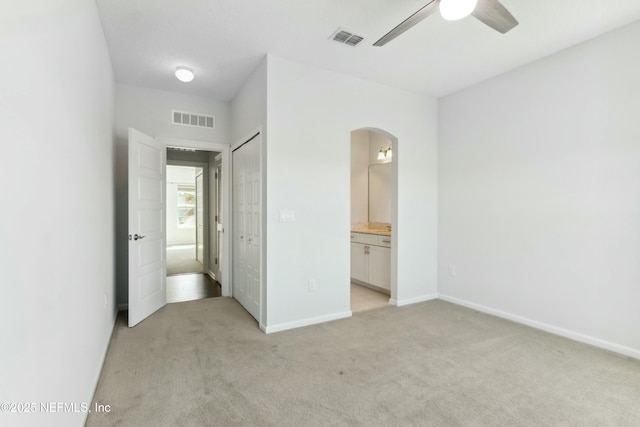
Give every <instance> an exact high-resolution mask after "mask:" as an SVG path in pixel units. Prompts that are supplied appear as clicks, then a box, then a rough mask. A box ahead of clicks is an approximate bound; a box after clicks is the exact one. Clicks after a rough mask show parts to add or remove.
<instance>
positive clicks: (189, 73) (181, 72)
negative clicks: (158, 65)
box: [176, 65, 195, 83]
mask: <svg viewBox="0 0 640 427" xmlns="http://www.w3.org/2000/svg"><path fill="white" fill-rule="evenodd" d="M194 77H195V74H193V70H191V68H189V67H185V66H183V65H179V66H177V67H176V78H177V79H178V80H180V81H181V82H185V83H189V82H190V81H191V80H193V78H194Z"/></svg>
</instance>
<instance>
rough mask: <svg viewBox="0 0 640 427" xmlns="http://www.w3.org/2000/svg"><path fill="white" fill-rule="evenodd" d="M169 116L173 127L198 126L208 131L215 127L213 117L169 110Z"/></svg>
mask: <svg viewBox="0 0 640 427" xmlns="http://www.w3.org/2000/svg"><path fill="white" fill-rule="evenodd" d="M171 116H172V120H173V124H174V125H182V126H198V127H201V128H209V129H214V128H215V127H216V118H215V117H214V116H207V115H205V114H198V113H189V112H186V111H177V110H171Z"/></svg>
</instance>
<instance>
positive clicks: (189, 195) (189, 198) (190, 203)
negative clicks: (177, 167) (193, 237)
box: [178, 185, 196, 227]
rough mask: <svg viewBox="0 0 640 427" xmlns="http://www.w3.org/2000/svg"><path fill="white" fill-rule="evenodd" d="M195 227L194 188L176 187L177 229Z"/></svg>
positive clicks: (192, 186)
mask: <svg viewBox="0 0 640 427" xmlns="http://www.w3.org/2000/svg"><path fill="white" fill-rule="evenodd" d="M195 226H196V187H195V186H194V185H178V227H195Z"/></svg>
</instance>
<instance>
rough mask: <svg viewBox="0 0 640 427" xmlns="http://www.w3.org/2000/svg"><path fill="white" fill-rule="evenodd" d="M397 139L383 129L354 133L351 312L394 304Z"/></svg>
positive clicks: (352, 143) (395, 289) (359, 130)
mask: <svg viewBox="0 0 640 427" xmlns="http://www.w3.org/2000/svg"><path fill="white" fill-rule="evenodd" d="M398 160H399V156H398V139H397V138H396V137H395V136H394V135H392V134H391V133H389V132H387V131H385V130H382V129H379V128H373V127H368V128H361V129H356V130H353V131H352V132H351V192H350V194H351V210H350V212H351V281H350V287H351V294H350V295H351V311H352V312H354V313H357V312H360V311H366V310H369V309H372V308H378V307H382V306H386V305H388V304H389V303H391V304H395V301H396V300H397V294H398V283H397V246H398V245H397V233H396V231H397V216H398V215H397V213H398V191H397V189H398V165H399V161H398Z"/></svg>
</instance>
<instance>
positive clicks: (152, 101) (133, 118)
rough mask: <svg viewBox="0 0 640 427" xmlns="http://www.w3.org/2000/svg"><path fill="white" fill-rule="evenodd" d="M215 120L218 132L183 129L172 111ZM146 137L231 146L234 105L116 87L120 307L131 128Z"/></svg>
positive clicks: (121, 302)
mask: <svg viewBox="0 0 640 427" xmlns="http://www.w3.org/2000/svg"><path fill="white" fill-rule="evenodd" d="M172 109H175V110H180V111H188V112H193V113H202V114H207V115H212V116H215V118H216V127H215V129H208V128H199V127H195V126H193V127H192V126H180V125H174V124H172V123H171V110H172ZM130 127H132V128H135V129H137V130H139V131H141V132H144V133H146V134H149V135H152V136H156V137H161V138H174V139H185V140H192V141H206V142H216V143H221V144H230V105H229V103H228V102H224V101H217V100H214V99H210V98H205V97H198V96H193V95H187V94H182V93H176V92H167V91H161V90H155V89H147V88H142V87H137V86H129V85H122V84H117V85H116V177H117V181H116V203H117V211H116V231H117V236H118V237H119V238H118V239H116V254H117V258H116V281H117V288H118V291H117V301H118V305H121V306H122V305H124V304H126V303H127V300H128V258H127V254H128V241H127V239H126V236H127V235H128V234H129V230H128V227H127V221H128V219H127V211H128V200H127V192H128V189H127V175H128V161H127V156H128V151H127V132H128V128H130Z"/></svg>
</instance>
